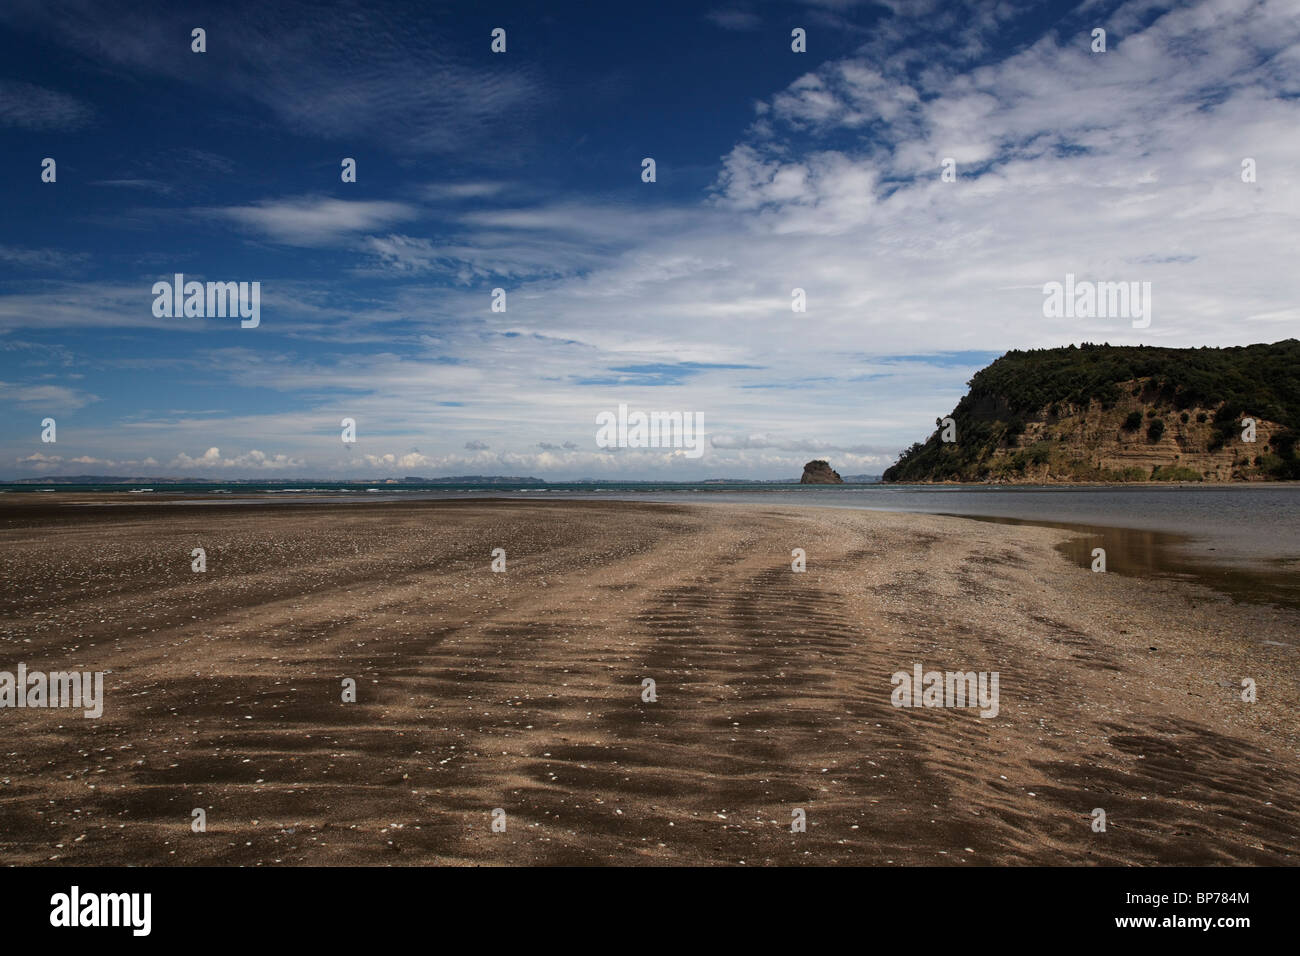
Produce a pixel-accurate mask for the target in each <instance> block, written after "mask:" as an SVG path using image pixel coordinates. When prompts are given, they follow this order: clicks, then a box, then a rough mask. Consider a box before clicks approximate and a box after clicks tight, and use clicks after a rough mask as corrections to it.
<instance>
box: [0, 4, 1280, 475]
mask: <svg viewBox="0 0 1300 956" xmlns="http://www.w3.org/2000/svg"><path fill="white" fill-rule="evenodd" d="M156 7H157V8H156ZM195 27H202V28H203V29H205V30H206V33H207V37H206V39H207V51H206V52H205V53H201V54H200V53H194V52H192V51H191V30H192V29H193V28H195ZM496 27H501V28H504V29H505V30H506V38H507V49H506V52H505V53H504V54H494V53H493V52H492V51H491V49H490V43H491V36H490V34H491V31H492V30H493V29H494V28H496ZM796 27H799V28H802V29H804V30H806V32H807V52H806V53H795V52H792V51H791V48H790V43H791V39H790V33H791V30H792V29H794V28H796ZM1097 27H1100V28H1103V29H1105V30H1106V31H1107V50H1106V52H1105V53H1095V52H1093V51H1092V50H1091V49H1090V45H1091V42H1092V41H1091V33H1092V30H1093V29H1094V28H1097ZM647 156H648V157H653V158H654V159H655V161H656V164H657V181H656V182H654V183H645V182H642V179H641V161H642V159H643V158H644V157H647ZM1298 156H1300V8H1297V6H1296V4H1295V3H1294V2H1289V3H1287V2H1246V0H1218V2H1207V3H1174V4H1171V3H1146V2H1128V3H1120V2H1107V3H1080V4H1070V3H1011V2H1003V3H977V4H962V3H952V2H948V3H930V2H925V0H922V2H901V0H899V2H888V3H866V2H853V0H821V2H803V3H800V2H754V0H750V2H737V3H721V4H717V5H711V4H708V3H689V4H688V3H677V4H674V3H656V4H652V5H639V4H608V3H589V4H587V3H584V4H564V3H551V4H544V5H542V4H519V5H511V4H499V3H487V2H485V3H474V4H445V5H439V4H431V3H426V2H420V3H411V4H366V5H359V4H329V3H326V4H318V3H302V4H293V3H273V2H271V3H268V2H257V3H221V4H215V5H211V6H205V5H188V6H187V7H186V8H185V9H184V11H178V10H175V9H171V8H170V6H163V5H155V4H146V3H135V4H123V3H114V2H95V3H62V2H39V3H27V2H23V0H17V2H14V0H10V2H7V3H6V5H5V6H4V8H3V9H0V171H2V172H3V185H0V190H3V208H4V211H5V212H4V216H3V217H2V218H0V414H2V415H3V422H4V425H3V428H2V429H0V478H14V477H28V476H34V475H50V474H85V473H93V474H142V475H163V474H185V475H195V476H205V477H256V476H265V477H299V476H314V477H322V478H323V477H337V478H344V477H366V478H369V477H384V476H390V475H391V476H402V475H447V474H468V473H477V474H530V475H537V476H541V477H545V478H552V479H565V478H575V477H584V476H591V477H604V478H658V479H674V478H677V479H683V480H689V479H695V478H700V477H710V476H713V477H722V476H728V477H749V478H777V477H788V476H793V475H797V474H798V473H799V469H800V466H801V465H802V464H803V462H804V461H806V460H808V458H810V457H825V458H828V459H830V461H831V462H832V464H833V465H834V466H835V467H836V468H837V470H839V471H841V472H842V473H845V474H853V473H878V472H880V471H881V470H883V468H884V467H885V466H887V465H888V464H889V462H890V461H892V459H893V457H894V455H895V454H896V453H897V452H898V451H899V450H901V449H902V448H904V447H906V446H907V445H909V444H910V443H911V442H912V441H915V440H917V439H919V438H922V437H924V435H925V434H927V433H928V431H929V430H930V429H931V428H932V427H933V422H934V419H935V418H936V417H937V416H939V415H942V414H944V413H946V412H947V411H948V410H949V409H950V408H951V407H952V406H953V405H954V404H955V402H956V401H957V399H958V398H959V397H960V396H961V394H962V393H963V392H964V390H965V383H966V381H967V380H968V379H969V378H970V376H971V374H973V373H974V371H975V370H977V369H978V368H980V367H982V366H983V365H985V364H987V363H988V362H989V361H990V360H991V359H992V358H994V357H996V356H997V355H998V354H1000V353H1001V352H1003V351H1005V350H1006V349H1009V348H1030V347H1046V346H1055V345H1064V344H1068V343H1071V342H1076V343H1077V342H1082V341H1109V342H1111V343H1113V344H1138V343H1147V344H1155V345H1174V346H1191V345H1196V346H1199V345H1239V344H1247V343H1250V342H1260V341H1276V340H1278V339H1282V338H1287V337H1291V336H1295V335H1296V334H1297V328H1300V321H1298V320H1300V295H1298V294H1297V293H1300V279H1298V277H1297V276H1298V274H1297V270H1296V269H1295V268H1294V267H1293V265H1292V260H1293V258H1294V255H1295V252H1294V247H1295V235H1296V230H1295V223H1296V215H1297V212H1300V204H1298V203H1297V189H1296V187H1297V177H1298V176H1300V160H1297V157H1298ZM45 157H51V158H54V159H55V161H56V163H57V181H56V182H54V183H45V182H42V181H41V161H42V159H44V158H45ZM344 157H352V158H355V159H356V161H357V181H356V182H355V183H344V182H341V180H340V162H341V160H342V159H343V158H344ZM944 158H952V159H954V160H955V162H956V170H957V180H956V182H942V181H941V178H940V172H941V162H942V160H943V159H944ZM1245 158H1251V159H1253V160H1254V161H1255V164H1256V169H1257V179H1256V181H1255V182H1251V183H1246V182H1243V181H1242V177H1241V163H1242V161H1243V159H1245ZM177 272H181V273H184V274H185V275H186V277H187V279H197V280H200V281H207V280H211V281H245V282H248V281H258V282H260V283H261V289H262V303H261V323H260V325H259V326H258V327H257V328H256V329H241V328H240V325H239V322H238V320H231V319H223V318H197V317H190V318H166V317H164V318H158V317H155V316H154V315H153V312H152V305H153V299H154V297H153V295H152V293H151V288H152V286H153V284H154V283H155V282H157V281H159V280H164V279H170V278H171V277H172V275H173V274H174V273H177ZM1066 273H1074V274H1076V275H1078V276H1079V277H1080V278H1090V279H1094V280H1100V281H1130V280H1132V281H1149V282H1151V283H1152V289H1153V302H1154V308H1153V316H1152V322H1151V325H1150V327H1148V328H1144V329H1135V328H1132V327H1131V324H1130V323H1129V322H1128V321H1126V320H1123V319H1115V318H1095V319H1077V318H1069V319H1048V318H1044V315H1043V311H1042V302H1043V295H1042V287H1043V285H1044V283H1047V282H1052V281H1060V280H1062V279H1063V277H1064V276H1065V274H1066ZM796 287H797V288H802V289H804V290H805V292H806V295H807V301H808V307H807V311H806V312H804V313H793V312H792V311H791V309H790V302H791V290H792V289H794V288H796ZM494 288H503V289H505V290H506V294H507V308H506V311H505V312H496V313H494V312H492V311H491V292H492V289H494ZM621 403H626V404H628V405H629V406H631V407H633V408H639V409H644V410H647V411H650V410H659V411H674V410H676V411H691V412H696V413H698V414H700V415H701V416H702V418H703V422H704V428H705V432H706V433H707V434H708V436H709V438H708V441H707V444H706V453H705V454H704V455H703V456H701V457H699V458H698V459H697V458H693V457H689V456H686V455H683V454H682V453H681V452H680V450H673V449H621V450H619V449H614V450H606V449H601V448H599V447H597V446H596V443H595V436H596V425H595V416H596V415H597V414H598V413H599V412H601V411H604V410H612V409H616V408H617V407H618V405H619V404H621ZM45 417H53V418H55V419H56V421H57V423H58V433H57V434H58V440H57V442H56V443H54V444H46V443H42V442H41V440H40V435H41V420H42V419H43V418H45ZM343 417H351V418H354V419H355V420H356V422H357V441H356V442H355V443H354V444H345V443H343V442H342V441H341V440H340V427H339V422H340V420H341V419H342V418H343Z"/></svg>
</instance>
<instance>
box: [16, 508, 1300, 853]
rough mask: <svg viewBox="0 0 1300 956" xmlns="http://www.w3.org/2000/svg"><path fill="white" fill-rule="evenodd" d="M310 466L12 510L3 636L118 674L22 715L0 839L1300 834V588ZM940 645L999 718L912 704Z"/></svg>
mask: <svg viewBox="0 0 1300 956" xmlns="http://www.w3.org/2000/svg"><path fill="white" fill-rule="evenodd" d="M15 497H16V496H15ZM106 497H111V498H112V500H116V501H121V497H120V496H106ZM278 497H280V498H281V500H279V501H277V502H275V503H274V504H268V505H266V506H262V505H238V506H231V505H227V504H213V505H211V506H208V507H203V508H178V507H176V506H174V505H170V506H169V505H164V504H151V503H141V504H129V505H123V506H120V507H112V508H99V507H82V506H77V505H71V504H70V503H69V502H72V501H90V502H93V501H95V500H99V499H96V498H95V497H94V496H87V495H76V496H73V495H54V494H50V495H41V496H40V497H39V498H28V497H26V496H23V497H22V499H21V500H6V501H4V502H3V504H0V580H3V582H4V585H5V586H4V589H3V595H2V597H0V670H10V671H13V670H15V669H16V667H17V664H18V663H19V662H20V661H21V662H25V663H26V664H27V665H28V667H29V668H30V669H37V668H43V669H60V670H69V669H85V670H104V671H107V672H108V673H107V674H106V676H105V690H106V697H107V701H106V704H105V710H104V715H103V717H101V718H99V719H97V720H88V719H83V718H82V717H81V712H80V711H69V710H57V709H48V710H32V709H23V710H15V709H0V732H2V733H3V743H2V744H0V748H2V750H3V757H4V759H3V765H2V767H0V862H3V863H6V864H13V863H17V864H46V863H53V864H56V865H57V864H60V863H64V864H83V865H89V864H149V865H159V864H162V865H166V864H171V863H174V864H204V865H275V864H340V863H349V864H363V865H422V864H477V865H491V864H631V865H635V864H671V863H679V864H682V863H685V864H695V863H706V864H713V863H719V864H741V863H744V864H745V865H763V864H793V865H831V864H939V865H1001V864H1025V863H1041V864H1109V865H1129V864H1139V865H1143V864H1186V863H1203V864H1293V863H1295V862H1297V860H1298V859H1300V815H1298V811H1300V726H1298V725H1297V721H1296V714H1297V708H1298V706H1300V680H1298V678H1300V662H1298V659H1297V644H1298V643H1300V613H1298V612H1296V611H1295V610H1293V609H1288V608H1284V607H1277V606H1267V605H1253V604H1243V603H1233V601H1232V600H1231V599H1230V598H1228V597H1226V596H1224V595H1222V594H1218V593H1216V592H1214V591H1210V590H1207V589H1203V588H1200V587H1198V586H1196V585H1195V584H1191V583H1183V582H1177V581H1170V580H1150V579H1143V578H1140V577H1129V576H1124V575H1119V574H1093V573H1091V572H1090V571H1088V570H1085V569H1083V568H1080V567H1078V566H1077V565H1076V564H1074V563H1072V562H1071V561H1070V560H1069V559H1068V558H1067V557H1066V556H1065V555H1064V554H1062V553H1060V551H1058V550H1057V546H1058V545H1060V544H1061V543H1062V542H1063V541H1065V540H1066V539H1067V538H1068V537H1069V534H1068V533H1067V532H1065V531H1062V530H1057V529H1052V528H1042V527H1028V526H1010V525H1001V524H990V523H986V522H978V521H971V520H968V519H962V518H950V517H942V516H932V515H917V514H890V513H885V512H867V511H849V510H842V509H817V508H792V507H769V506H766V505H762V504H755V505H691V506H679V505H664V504H634V503H628V502H606V501H599V502H574V501H561V502H518V501H441V502H439V501H416V502H399V503H375V504H352V505H349V506H348V507H346V508H340V507H331V506H329V505H320V504H292V503H286V502H284V501H283V500H282V496H278ZM195 547H203V548H204V549H206V552H207V567H208V570H207V571H206V573H202V574H197V573H193V572H192V571H191V570H190V562H191V558H190V552H191V550H192V549H193V548H195ZM497 547H500V548H504V549H505V550H506V552H507V570H506V572H505V573H504V574H497V573H493V572H492V571H491V570H490V563H491V560H492V555H491V552H492V549H493V548H497ZM793 548H803V549H805V550H806V551H807V556H808V569H807V572H806V573H802V574H796V573H793V572H792V571H791V567H790V562H791V557H790V552H791V549H793ZM917 662H920V663H921V664H923V665H924V667H925V669H926V670H932V669H933V670H963V671H967V670H974V671H997V672H999V674H1000V701H999V713H998V715H997V716H996V717H995V718H992V719H983V718H981V717H980V716H979V715H978V713H977V712H976V711H975V710H973V709H944V708H930V709H920V708H913V709H903V708H895V707H893V706H892V705H891V703H890V694H891V691H892V689H893V688H892V685H891V682H890V675H891V674H892V673H894V672H895V671H899V670H905V671H910V670H911V669H912V666H913V664H914V663H917ZM1244 677H1249V678H1252V679H1253V680H1254V681H1255V682H1256V685H1257V687H1258V695H1259V699H1258V701H1257V702H1255V703H1245V702H1243V701H1242V700H1241V699H1240V682H1241V679H1242V678H1244ZM344 678H352V679H354V680H355V681H356V683H357V693H358V700H357V702H356V703H344V702H342V701H341V699H340V697H341V690H342V687H341V685H342V681H343V680H344ZM645 678H652V679H653V680H654V681H655V682H656V691H657V695H658V699H657V701H655V702H652V703H648V702H644V701H643V700H642V681H643V680H644V679H645ZM194 808H202V809H204V810H205V811H206V815H207V830H206V832H204V833H193V832H192V831H191V811H192V810H193V809H194ZM495 808H501V809H503V810H504V811H505V820H506V829H505V832H493V831H492V827H491V823H492V811H493V810H494V809H495ZM796 808H800V809H803V810H804V811H805V812H806V818H807V832H804V833H791V832H790V822H791V819H792V811H793V810H794V809H796ZM1094 808H1102V809H1104V810H1105V812H1106V815H1107V828H1106V831H1105V832H1104V833H1099V832H1094V831H1093V829H1092V826H1091V824H1092V820H1093V817H1092V811H1093V810H1094Z"/></svg>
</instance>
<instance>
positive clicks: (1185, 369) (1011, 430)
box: [884, 339, 1300, 481]
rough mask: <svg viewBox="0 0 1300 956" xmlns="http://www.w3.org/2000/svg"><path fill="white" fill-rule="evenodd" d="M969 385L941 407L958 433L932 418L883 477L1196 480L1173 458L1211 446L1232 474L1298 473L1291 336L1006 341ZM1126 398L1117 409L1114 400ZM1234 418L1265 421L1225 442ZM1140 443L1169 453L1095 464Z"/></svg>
mask: <svg viewBox="0 0 1300 956" xmlns="http://www.w3.org/2000/svg"><path fill="white" fill-rule="evenodd" d="M968 384H969V387H970V391H969V392H968V393H967V394H966V396H965V397H964V398H962V400H961V401H960V402H959V403H958V404H957V407H956V409H954V410H953V412H952V415H951V417H952V418H953V420H954V422H955V426H956V428H955V430H956V436H957V440H956V441H952V442H944V441H942V440H941V438H942V435H941V432H942V429H941V428H936V430H935V432H934V434H932V435H931V436H930V437H929V439H928V440H927V441H925V442H918V443H916V444H914V445H912V447H911V448H908V449H907V450H906V451H904V452H903V453H902V455H901V457H900V458H899V460H898V463H897V464H896V465H894V466H893V467H892V468H890V469H888V470H887V471H886V472H885V474H884V480H885V481H952V480H956V481H981V480H997V479H1002V478H1008V479H1010V480H1016V479H1017V477H1019V478H1025V477H1026V476H1030V475H1035V474H1037V475H1039V476H1040V477H1050V478H1054V479H1070V478H1073V479H1078V480H1152V479H1154V480H1184V479H1186V480H1198V479H1199V478H1200V477H1201V476H1202V474H1204V475H1207V476H1208V475H1210V474H1211V473H1210V472H1202V471H1197V470H1195V469H1189V468H1188V467H1187V466H1186V465H1187V463H1186V462H1185V461H1183V460H1181V459H1183V458H1184V457H1185V456H1187V457H1189V458H1190V457H1196V456H1200V457H1202V458H1204V457H1205V456H1213V455H1215V454H1219V455H1220V457H1221V458H1223V457H1225V456H1226V459H1227V460H1228V462H1229V464H1230V466H1233V467H1234V470H1233V472H1232V475H1233V477H1257V478H1290V479H1300V459H1298V458H1297V456H1296V439H1297V436H1298V434H1300V340H1296V339H1287V340H1285V341H1282V342H1276V343H1274V344H1272V345H1250V346H1244V347H1237V348H1222V349H1218V348H1200V349H1172V348H1158V347H1153V346H1110V345H1091V344H1087V343H1085V344H1084V345H1082V346H1078V347H1076V346H1073V345H1071V346H1069V347H1067V348H1056V349H1033V350H1029V351H1013V352H1008V353H1007V354H1006V355H1004V356H1002V357H1001V358H1000V359H998V360H997V361H995V362H994V363H993V364H992V365H989V366H988V367H987V368H985V369H982V370H980V371H979V372H977V373H976V374H975V377H974V378H972V379H971V380H970V382H969V383H968ZM1135 405H1136V406H1137V407H1136V408H1135V409H1133V410H1131V411H1128V412H1127V417H1125V416H1124V414H1123V411H1124V410H1126V409H1130V408H1132V407H1133V406H1135ZM1112 410H1114V413H1115V415H1116V416H1117V417H1116V420H1115V422H1114V425H1115V427H1114V428H1109V419H1108V418H1105V416H1106V415H1107V413H1110V412H1111V411H1112ZM1143 412H1145V415H1144V414H1143ZM1089 416H1091V420H1090V418H1089ZM1243 417H1251V418H1255V419H1258V420H1260V421H1267V422H1270V423H1275V427H1273V428H1272V430H1271V431H1269V432H1268V434H1267V437H1266V438H1262V439H1261V440H1260V442H1259V444H1258V447H1255V446H1251V445H1242V446H1241V449H1238V448H1237V447H1236V445H1235V444H1234V443H1239V433H1240V429H1241V420H1242V418H1243ZM1102 419H1105V421H1104V422H1103V424H1104V425H1105V427H1104V428H1103V427H1101V425H1099V422H1100V421H1101V420H1102ZM935 424H936V425H937V426H939V425H941V420H937V421H936V423H935ZM1085 436H1086V437H1085ZM1112 436H1113V437H1112ZM1138 443H1144V444H1145V446H1146V447H1145V449H1144V450H1146V451H1149V452H1150V453H1151V454H1153V455H1159V454H1166V455H1167V457H1169V458H1170V459H1171V460H1170V461H1169V462H1168V463H1167V464H1157V465H1155V466H1146V465H1144V467H1142V468H1137V467H1123V468H1114V467H1112V468H1106V467H1104V466H1102V465H1101V464H1099V462H1100V461H1103V460H1110V459H1107V458H1106V456H1107V455H1108V454H1109V453H1110V452H1112V451H1114V450H1115V449H1116V448H1123V449H1124V450H1123V451H1119V452H1115V454H1116V455H1118V456H1119V457H1120V458H1123V457H1124V456H1125V455H1128V456H1129V457H1134V456H1135V454H1136V453H1135V452H1134V451H1133V446H1134V445H1135V444H1138ZM1102 446H1106V447H1102ZM1238 454H1244V455H1245V456H1246V457H1241V458H1237V457H1234V456H1236V455H1238ZM1175 475H1176V476H1177V478H1176V479H1175V477H1174V476H1175Z"/></svg>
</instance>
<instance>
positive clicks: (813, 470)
mask: <svg viewBox="0 0 1300 956" xmlns="http://www.w3.org/2000/svg"><path fill="white" fill-rule="evenodd" d="M799 484H801V485H842V484H844V479H843V478H841V477H840V476H839V474H838V472H836V471H834V470H833V469H832V468H831V464H830V462H828V461H821V460H817V461H810V462H808V464H806V465H804V466H803V477H802V478H800V479H799Z"/></svg>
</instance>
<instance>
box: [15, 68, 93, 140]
mask: <svg viewBox="0 0 1300 956" xmlns="http://www.w3.org/2000/svg"><path fill="white" fill-rule="evenodd" d="M93 116H94V109H93V108H92V107H91V106H90V105H89V104H87V103H84V102H82V101H81V100H80V99H78V98H77V97H75V96H70V95H68V94H67V93H60V92H58V91H57V90H49V89H46V88H45V87H43V86H36V85H34V84H32V83H23V82H20V81H18V80H0V127H4V126H18V127H22V128H25V129H33V130H58V131H67V130H73V129H77V128H78V127H80V126H85V125H86V124H87V123H89V122H90V120H91V118H92V117H93Z"/></svg>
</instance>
